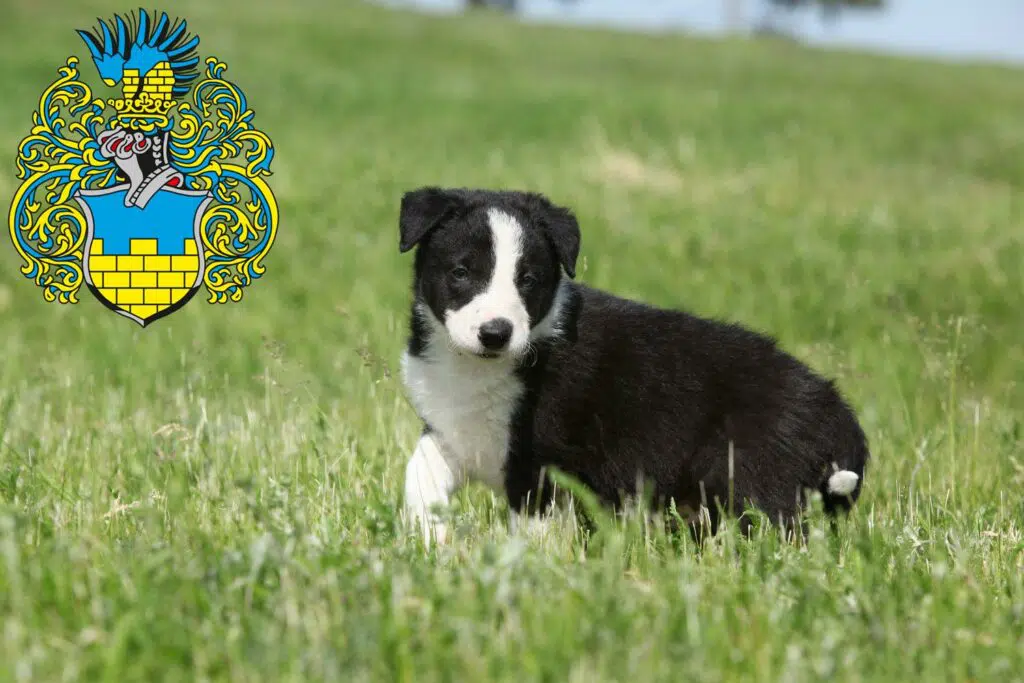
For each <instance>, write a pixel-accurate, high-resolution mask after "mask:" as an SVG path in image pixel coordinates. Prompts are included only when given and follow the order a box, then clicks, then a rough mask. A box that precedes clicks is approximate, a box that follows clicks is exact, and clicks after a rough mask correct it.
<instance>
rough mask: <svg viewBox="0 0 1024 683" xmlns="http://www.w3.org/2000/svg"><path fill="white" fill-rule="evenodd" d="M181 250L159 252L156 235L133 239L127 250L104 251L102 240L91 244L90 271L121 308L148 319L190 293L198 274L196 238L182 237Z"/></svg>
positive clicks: (101, 289)
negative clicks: (115, 252)
mask: <svg viewBox="0 0 1024 683" xmlns="http://www.w3.org/2000/svg"><path fill="white" fill-rule="evenodd" d="M183 242H184V248H183V249H182V254H179V255H173V256H164V255H160V254H158V253H157V241H156V240H155V239H132V240H130V248H129V253H128V254H119V255H113V254H104V253H103V240H102V239H94V240H93V241H92V245H91V246H90V248H89V274H90V275H91V276H92V282H93V284H94V285H95V286H96V288H97V289H98V290H99V292H100V295H101V296H102V297H103V298H104V299H106V300H107V301H109V302H110V303H112V304H114V305H115V306H117V307H118V308H120V309H122V310H124V311H128V312H129V313H131V314H132V315H135V316H136V317H138V318H140V319H142V320H146V319H147V318H150V317H152V316H154V315H156V314H157V313H159V312H160V311H163V310H165V309H167V308H170V307H171V306H173V305H174V304H176V303H178V302H179V301H181V300H182V299H183V298H184V297H185V295H186V294H188V293H189V290H190V288H191V287H192V285H193V283H195V282H196V278H197V277H198V275H199V255H198V254H197V253H196V243H195V241H194V240H183Z"/></svg>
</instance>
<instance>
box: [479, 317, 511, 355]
mask: <svg viewBox="0 0 1024 683" xmlns="http://www.w3.org/2000/svg"><path fill="white" fill-rule="evenodd" d="M477 336H478V337H479V338H480V343H481V344H482V345H483V347H484V348H485V349H487V350H488V351H500V350H501V349H503V348H505V346H507V345H508V340H509V339H511V338H512V321H511V320H509V319H508V318H495V319H494V320H488V321H487V322H485V323H484V324H483V325H481V326H480V333H479V334H478V335H477Z"/></svg>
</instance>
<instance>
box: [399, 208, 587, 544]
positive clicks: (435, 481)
mask: <svg viewBox="0 0 1024 683" xmlns="http://www.w3.org/2000/svg"><path fill="white" fill-rule="evenodd" d="M489 218H490V225H491V230H492V234H493V240H494V245H495V267H494V273H493V277H492V278H491V281H490V283H489V285H488V287H487V289H486V290H485V291H484V292H483V293H482V294H481V295H480V296H478V297H476V298H474V299H473V300H472V301H471V302H470V303H469V304H467V305H466V306H464V307H463V308H462V309H460V310H459V311H448V312H447V314H446V316H445V321H444V322H441V321H440V320H438V319H437V317H436V316H435V315H434V314H433V312H432V311H431V310H430V308H429V307H428V306H426V305H423V304H418V305H417V307H416V312H417V314H418V315H419V316H421V317H422V318H423V320H424V321H426V323H427V325H428V327H429V332H428V335H427V336H428V339H427V343H426V347H425V349H424V351H423V353H422V355H420V356H418V357H416V356H410V355H409V354H408V353H405V354H403V356H402V379H403V382H404V383H405V387H406V392H407V394H408V396H409V400H410V402H411V403H412V405H413V408H415V409H416V412H417V413H418V414H419V416H420V418H421V419H422V420H423V421H424V422H426V423H427V424H429V425H430V427H431V432H430V433H429V434H426V435H424V436H423V437H421V438H420V440H419V443H418V444H417V445H416V450H415V451H414V452H413V455H412V457H411V458H410V460H409V464H408V465H407V466H406V472H405V477H406V480H405V510H406V515H407V517H408V518H409V519H410V520H412V521H414V522H415V523H416V524H417V525H418V526H419V528H420V530H421V531H422V533H423V538H424V542H425V543H426V544H427V545H429V544H430V542H431V540H432V539H433V540H436V541H437V542H438V543H442V544H443V543H444V542H445V541H446V539H447V529H446V528H445V526H444V524H443V523H442V522H441V521H440V520H439V518H438V516H437V515H436V514H432V513H431V508H432V507H434V506H436V505H441V506H444V505H447V504H448V501H449V499H450V497H451V495H452V494H453V493H455V491H456V490H457V489H458V488H459V487H460V486H462V485H464V484H467V483H470V482H478V483H482V484H484V485H486V486H488V487H490V488H491V489H492V490H495V491H501V492H504V487H505V460H506V458H507V457H508V446H509V430H510V427H511V422H512V415H513V413H514V411H515V409H516V407H517V405H518V403H519V401H520V399H521V398H522V395H523V391H524V387H523V385H522V382H520V381H519V379H518V378H517V377H516V375H515V362H516V359H517V358H521V357H522V355H523V354H524V353H525V352H526V351H527V349H528V347H529V343H530V342H531V341H537V340H539V339H543V338H550V337H554V336H557V335H559V334H561V332H562V330H561V329H560V328H559V325H558V323H559V321H560V319H561V312H562V308H563V306H564V305H565V301H566V297H567V295H568V288H567V286H566V285H565V281H564V280H563V281H562V282H561V283H560V284H559V287H558V289H557V291H556V293H555V298H554V301H553V302H552V304H551V308H550V310H549V311H548V313H547V315H545V316H544V318H543V319H541V320H539V321H538V322H537V324H536V325H534V326H533V328H532V329H531V328H530V320H529V314H528V313H527V311H526V306H525V304H524V303H523V301H522V299H521V298H520V296H519V291H518V289H517V288H516V286H515V272H516V267H517V262H518V260H519V258H520V256H521V241H522V227H521V226H520V225H519V223H518V222H517V221H516V220H515V219H514V218H512V217H511V216H509V215H508V214H505V213H504V212H501V211H498V210H494V209H492V210H491V211H490V213H489ZM499 316H501V317H506V318H508V319H509V320H511V321H512V324H513V328H514V332H513V337H512V342H511V343H510V348H509V353H508V354H507V355H504V356H501V357H498V358H480V357H478V356H476V355H475V353H476V352H478V350H480V349H481V347H480V346H479V341H477V338H476V333H477V330H479V326H480V324H481V323H483V322H486V321H487V320H491V319H492V318H494V317H499ZM463 351H469V352H470V353H464V352H463ZM513 524H515V522H513Z"/></svg>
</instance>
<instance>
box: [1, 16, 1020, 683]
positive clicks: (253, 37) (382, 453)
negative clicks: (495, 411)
mask: <svg viewBox="0 0 1024 683" xmlns="http://www.w3.org/2000/svg"><path fill="white" fill-rule="evenodd" d="M63 4H64V5H66V6H67V7H66V9H61V10H60V11H56V10H55V9H54V8H53V6H51V5H47V6H46V7H45V8H44V6H43V5H44V3H36V2H31V1H29V0H9V1H8V2H5V3H4V9H3V17H4V18H3V22H2V26H0V71H2V73H3V86H4V97H3V100H2V102H0V149H2V150H6V151H5V152H4V153H3V154H4V155H3V159H4V165H3V169H4V170H3V173H2V174H0V196H2V197H3V198H4V201H5V202H8V201H9V200H10V197H11V196H12V195H13V193H14V191H15V189H16V186H17V180H16V178H15V167H14V163H13V160H14V156H15V153H16V149H17V145H18V142H19V140H20V139H21V138H22V137H23V136H25V135H26V134H28V132H29V127H30V123H31V112H32V111H33V109H35V108H36V106H37V102H38V98H39V95H40V93H41V92H42V90H43V88H44V87H45V86H46V85H47V84H48V83H50V82H51V81H52V80H53V79H54V78H55V77H56V69H57V68H58V67H59V66H61V65H62V64H63V63H64V60H65V58H66V57H67V56H68V55H70V54H75V55H78V56H79V57H80V58H81V59H82V72H83V75H84V78H85V79H86V80H87V81H89V82H90V83H91V84H92V85H93V86H94V87H95V86H97V85H99V79H98V78H97V76H96V74H95V70H94V67H93V66H92V63H91V61H90V60H88V53H87V51H86V50H85V48H84V45H83V43H82V42H81V41H80V39H79V38H78V37H77V36H76V35H75V33H74V30H75V29H76V28H88V27H91V26H92V25H93V24H94V22H95V18H96V17H97V16H102V17H107V16H110V15H111V14H113V13H114V12H121V11H126V10H129V9H132V8H133V7H134V6H133V5H126V4H123V3H116V2H113V0H88V1H86V2H74V3H71V2H67V3H63ZM172 5H173V11H174V12H175V13H177V14H179V15H181V16H183V17H185V18H187V19H188V20H189V22H190V28H191V29H192V30H193V31H194V32H196V33H198V34H199V35H200V36H201V38H202V41H203V42H202V43H201V46H200V50H201V54H202V55H203V56H204V57H205V56H207V55H211V54H212V55H215V56H217V57H219V58H220V59H222V60H224V61H226V62H227V64H228V67H229V68H228V72H227V75H228V77H229V78H232V79H233V80H234V81H235V82H236V83H238V84H239V85H240V86H241V87H242V88H243V89H244V91H245V92H246V94H247V95H248V97H249V100H250V102H251V103H252V106H253V108H254V109H255V110H256V113H257V116H256V123H257V124H258V125H259V126H260V127H261V128H262V129H263V130H265V131H266V132H267V133H268V134H269V135H270V136H271V138H272V139H273V141H274V143H275V145H276V149H277V156H276V158H275V160H274V164H273V166H272V170H273V172H274V175H273V176H272V178H271V179H270V180H271V183H272V187H273V188H274V189H275V191H276V192H277V195H278V198H279V200H280V207H281V215H282V220H281V226H280V232H279V236H278V239H277V242H276V245H275V247H274V248H273V250H272V251H271V254H270V256H269V258H268V259H267V262H266V265H267V267H268V271H267V274H266V276H265V277H264V279H263V280H261V281H259V282H257V283H256V284H255V285H254V286H252V287H251V288H249V289H248V290H246V294H245V298H244V300H243V301H242V302H241V303H239V304H233V305H223V306H213V305H209V304H207V303H205V302H204V301H203V300H202V299H200V298H197V299H194V300H193V302H192V303H190V304H189V305H188V306H187V307H186V308H185V309H183V310H182V311H179V312H178V313H175V314H174V315H172V316H171V317H170V318H166V319H164V320H161V321H159V322H157V323H155V324H154V325H153V326H152V327H149V328H147V329H145V330H143V329H140V328H139V327H138V326H137V325H135V324H134V323H132V322H130V321H128V320H126V319H124V318H120V317H118V316H116V315H114V314H113V313H111V312H109V311H107V310H106V309H104V308H103V307H102V306H101V305H100V304H99V303H98V302H97V301H96V300H95V299H94V298H93V297H92V296H91V295H90V294H88V292H83V296H82V301H81V303H79V304H77V305H74V306H70V305H64V306H61V305H58V304H48V303H46V302H44V301H43V298H42V294H41V290H40V289H38V288H37V287H35V286H34V285H33V284H32V283H31V282H30V281H29V280H27V279H25V278H24V277H23V276H22V275H21V274H20V272H19V270H18V268H19V266H20V265H21V262H20V259H19V258H18V256H17V254H16V253H15V251H14V249H13V248H12V246H11V243H10V240H9V239H8V238H7V237H4V238H2V239H0V327H2V330H3V334H2V337H0V353H2V359H3V360H2V362H0V615H2V624H3V628H2V632H0V681H72V680H81V681H118V682H122V681H156V680H168V681H229V680H230V681H262V680H265V681H315V680H332V681H346V682H348V681H352V682H361V681H371V680H372V681H416V682H417V683H420V682H422V683H429V682H434V681H438V682H440V681H509V682H512V681H515V682H516V683H521V682H523V681H551V682H563V681H564V682H569V683H583V682H586V683H592V682H602V683H603V682H611V681H619V682H628V683H639V682H644V683H647V682H660V681H666V682H668V681H672V682H675V681H694V682H696V681H722V682H727V681H739V680H757V681H785V682H786V683H799V682H801V681H820V680H829V681H896V682H903V681H919V680H920V681H958V682H959V681H963V682H967V681H978V682H982V681H999V682H1001V683H1002V682H1006V683H1009V682H1011V681H1024V578H1022V574H1024V502H1022V491H1024V421H1022V417H1021V414H1022V413H1021V411H1022V409H1024V391H1022V384H1021V378H1022V376H1024V375H1022V368H1024V345H1022V344H1021V341H1020V339H1021V334H1022V331H1024V322H1022V319H1021V305H1022V294H1024V229H1022V226H1021V216H1022V215H1024V154H1022V152H1024V149H1022V143H1024V124H1022V118H1021V116H1022V112H1024V79H1022V77H1021V72H1019V71H1013V70H1009V69H999V68H993V67H984V66H949V65H939V64H932V63H923V62H910V61H901V60H896V59H886V58H879V57H867V56H862V55H851V54H839V53H823V52H817V51H809V50H804V49H800V48H797V47H794V46H791V45H783V44H772V43H747V42H710V41H696V40H691V39H686V38H683V37H652V36H646V37H645V36H630V35H618V34H614V33H611V32H602V31H593V30H570V29H565V28H550V27H536V26H535V27H527V26H520V25H515V24H513V23H510V22H507V21H504V20H502V19H501V18H500V17H497V16H491V15H483V16H479V17H471V18H464V17H463V18H449V19H442V18H427V17H421V16H417V15H413V14H405V13H399V12H394V11H389V10H384V9H373V8H368V7H364V6H360V5H351V6H350V5H349V3H332V2H328V1H327V0H294V1H293V2H290V3H273V2H270V1H269V0H261V1H259V2H242V1H241V0H219V1H218V2H203V1H201V0H176V2H174V3H172ZM101 92H102V94H103V95H104V96H110V95H113V94H114V93H113V92H110V93H107V92H106V91H105V90H101ZM422 184H455V185H479V186H505V187H516V188H524V189H534V190H540V191H542V192H545V193H547V194H548V195H549V196H551V197H552V198H553V199H554V200H555V201H556V202H559V203H564V204H567V205H569V206H572V207H573V208H574V209H575V210H576V211H577V213H578V216H579V218H580V221H581V225H582V230H583V249H582V262H581V266H582V267H581V271H582V274H581V279H582V280H584V281H586V282H588V283H591V284H594V285H597V286H601V287H607V288H611V289H613V290H615V291H616V292H618V293H620V294H623V295H627V296H633V297H640V298H643V299H646V300H648V301H651V302H653V303H657V304H662V305H666V306H680V307H686V308H688V309H690V310H692V311H695V312H697V313H700V314H705V315H710V316H717V317H722V318H727V319H730V320H735V321H738V322H742V323H745V324H747V325H750V326H752V327H755V328H757V329H760V330H764V331H767V332H770V333H771V334H773V335H774V336H776V337H777V338H778V339H779V341H780V342H781V343H782V344H783V345H784V346H785V347H786V348H787V349H789V350H791V351H792V352H794V353H795V354H796V355H797V356H798V357H800V358H802V359H804V360H806V361H808V362H809V363H811V364H812V365H813V366H814V367H815V368H817V369H819V370H821V371H823V372H825V373H828V374H830V375H832V376H834V377H836V378H837V380H838V382H839V384H840V386H841V388H842V390H843V391H844V392H845V393H846V394H847V396H848V397H849V398H850V400H851V401H852V402H853V403H854V405H855V406H856V407H857V409H858V410H859V412H860V415H861V416H862V420H863V423H864V427H865V429H866V431H867V433H868V435H869V438H870V440H871V445H872V449H873V454H874V458H875V459H874V461H873V463H872V466H871V469H870V471H869V473H868V476H867V478H866V489H865V492H864V495H863V497H862V498H861V501H860V504H859V505H858V507H857V508H856V512H855V514H854V515H853V516H852V517H851V518H850V519H849V521H848V523H846V524H845V525H844V527H843V529H841V532H840V534H839V535H838V536H837V538H836V540H835V541H834V542H833V541H831V540H830V539H829V537H828V536H827V535H826V534H824V533H823V532H822V529H823V525H822V524H821V520H820V519H817V518H815V520H814V521H813V523H812V534H811V536H810V539H809V542H808V544H807V545H806V547H804V548H800V547H797V546H795V545H785V544H783V543H781V542H780V541H779V540H778V539H777V538H776V537H775V536H773V535H772V534H771V533H770V531H768V530H767V529H764V530H762V531H761V532H759V534H758V536H757V537H756V538H755V539H753V540H751V541H742V540H741V539H739V538H738V537H737V536H736V535H735V534H734V533H732V532H731V530H726V532H725V533H723V534H722V535H720V536H719V537H718V538H716V540H715V542H714V543H713V544H712V545H711V546H710V547H709V548H707V550H706V551H705V552H704V553H703V554H702V555H699V556H698V555H697V554H696V553H695V552H694V549H693V548H692V546H690V545H684V546H683V547H682V548H677V549H673V548H671V547H670V546H669V545H668V544H667V543H666V542H665V539H664V538H662V537H661V536H660V535H659V534H657V533H654V532H653V531H652V530H651V529H652V527H651V526H649V525H648V526H645V525H644V524H642V523H641V522H640V521H639V520H637V519H635V518H629V519H626V520H623V521H620V522H619V523H616V524H605V525H603V526H602V527H601V528H600V529H599V531H598V534H597V536H596V537H595V538H594V539H593V541H592V543H591V544H590V545H589V546H587V547H584V545H583V544H582V543H581V541H580V539H579V536H578V534H577V533H576V531H575V529H574V527H573V525H572V524H571V523H570V522H568V521H565V520H563V521H562V523H560V524H556V525H554V526H553V528H552V530H551V531H550V533H549V534H548V535H546V536H543V537H517V536H510V535H509V532H508V531H507V525H506V521H505V520H506V517H505V511H506V508H505V506H504V503H503V502H501V501H500V499H498V498H495V497H492V496H491V495H490V494H489V493H488V492H486V491H483V490H481V489H478V488H473V489H469V490H466V491H465V492H464V493H463V494H461V495H460V496H459V497H458V499H457V501H456V505H455V506H454V510H453V514H454V516H455V521H454V524H455V538H454V541H453V542H452V543H451V544H450V545H449V546H448V547H445V548H441V549H435V550H431V551H429V552H427V551H425V550H424V549H423V547H422V546H421V544H420V542H419V541H418V539H416V538H415V537H410V536H408V535H407V534H406V533H405V532H404V531H403V529H402V527H401V525H400V518H399V510H400V504H401V491H402V477H403V473H404V467H405V461H406V458H407V457H408V455H409V454H410V452H411V449H412V447H413V446H414V443H415V440H416V437H417V435H418V424H417V420H416V416H415V415H414V413H413V412H412V410H411V408H410V407H409V406H408V404H407V403H406V402H405V400H404V398H403V392H402V388H401V385H400V380H399V377H398V373H397V367H398V359H399V354H400V352H401V349H402V345H403V341H404V334H405V321H406V313H407V296H408V286H409V280H410V274H409V267H410V264H411V258H410V257H409V256H408V255H405V256H403V255H400V254H399V253H398V248H397V247H398V227H397V216H398V203H399V198H400V195H401V193H402V192H403V191H405V190H407V189H411V188H413V187H415V186H418V185H422ZM5 206H6V204H5Z"/></svg>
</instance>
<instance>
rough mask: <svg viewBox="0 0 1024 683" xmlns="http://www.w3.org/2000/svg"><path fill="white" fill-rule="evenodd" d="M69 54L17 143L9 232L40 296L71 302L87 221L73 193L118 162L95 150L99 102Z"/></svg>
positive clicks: (105, 178) (99, 180) (110, 174)
mask: <svg viewBox="0 0 1024 683" xmlns="http://www.w3.org/2000/svg"><path fill="white" fill-rule="evenodd" d="M77 65H78V60H77V59H76V58H75V57H69V58H68V60H67V63H66V64H65V65H64V66H62V67H60V68H59V69H58V74H59V78H58V79H57V80H55V81H54V82H52V83H51V84H50V85H49V86H48V87H47V88H46V90H44V91H43V94H42V95H41V96H40V98H39V108H38V109H37V110H36V111H35V112H33V114H32V124H33V125H32V129H31V131H30V133H29V135H28V136H27V137H25V139H23V140H22V141H21V144H20V145H19V146H18V157H17V161H16V163H17V169H18V173H17V175H18V179H19V180H21V181H22V183H21V185H20V186H19V187H18V189H17V191H16V192H15V195H14V200H13V201H12V202H11V209H10V213H9V214H8V221H7V225H8V230H9V232H10V236H11V240H12V241H13V242H14V246H15V249H16V250H17V251H18V254H19V255H20V256H21V257H22V259H23V260H24V261H25V264H24V265H23V266H22V268H21V271H22V273H23V274H24V275H25V276H26V277H29V278H31V279H32V280H33V282H35V284H36V285H38V286H39V287H41V288H42V289H43V298H44V299H46V300H47V301H58V302H60V303H76V302H77V301H78V298H77V294H78V290H79V288H80V287H81V285H82V279H83V278H82V265H81V262H82V247H83V244H84V241H85V235H86V221H85V216H84V215H83V214H82V211H81V209H80V208H79V207H78V206H77V204H76V203H75V202H74V200H73V199H72V196H73V195H74V193H75V192H76V191H77V190H78V189H80V188H93V187H103V186H105V185H107V184H109V183H110V182H111V180H112V179H113V178H114V177H115V174H116V167H115V166H114V165H113V164H112V163H111V162H110V161H109V160H107V159H104V158H102V157H101V156H99V154H98V152H99V147H98V145H97V144H96V136H97V134H98V132H99V130H100V129H101V128H102V127H103V126H104V125H106V122H107V119H106V117H105V116H104V112H103V110H104V104H103V101H102V100H100V99H96V98H93V96H92V91H91V90H90V89H89V86H88V85H86V84H85V83H82V82H81V81H79V80H78V68H77Z"/></svg>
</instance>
